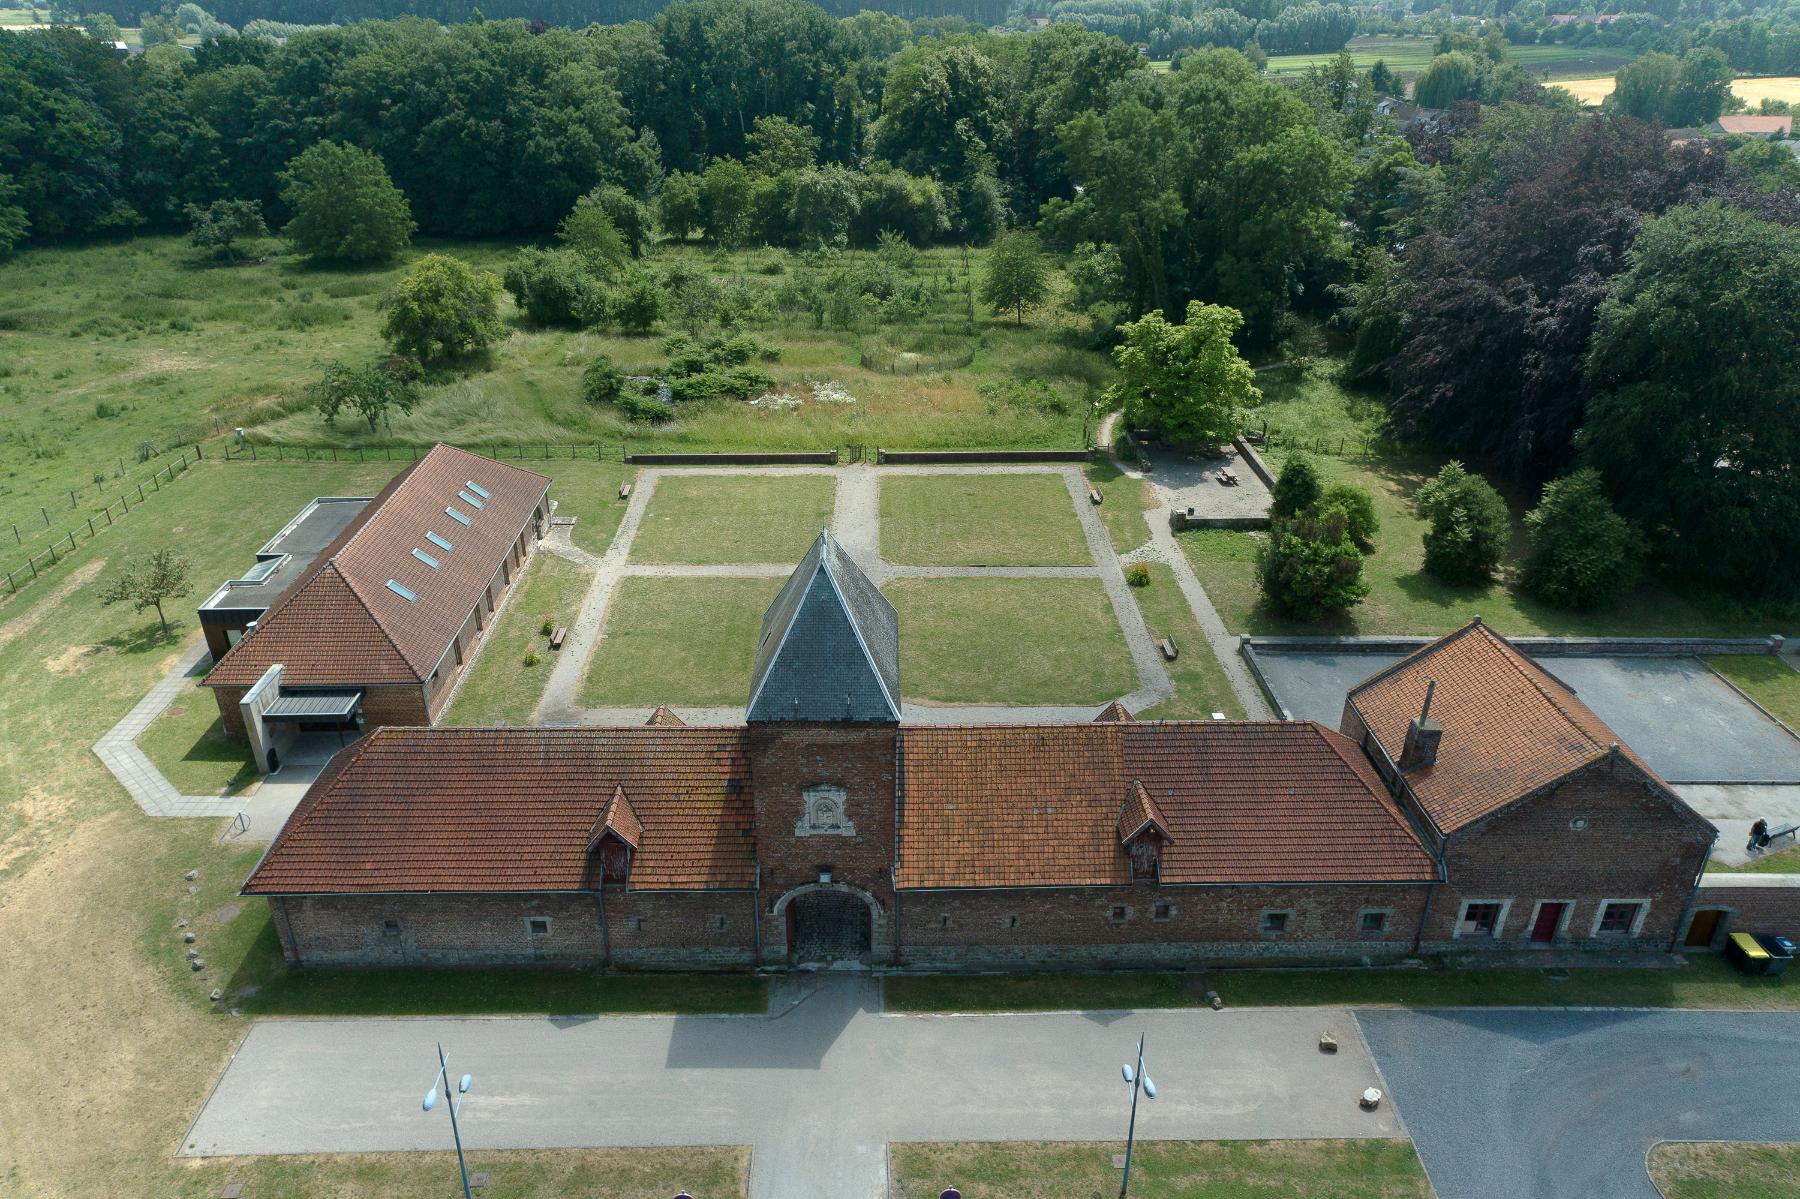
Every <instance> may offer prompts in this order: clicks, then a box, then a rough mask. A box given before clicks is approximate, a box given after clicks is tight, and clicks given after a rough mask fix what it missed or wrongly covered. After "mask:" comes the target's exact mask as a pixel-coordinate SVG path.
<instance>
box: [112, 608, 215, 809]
mask: <svg viewBox="0 0 1800 1199" xmlns="http://www.w3.org/2000/svg"><path fill="white" fill-rule="evenodd" d="M206 660H207V650H206V642H204V641H195V642H194V644H193V645H191V646H189V647H188V648H187V649H186V650H185V651H183V652H182V655H181V658H180V660H179V661H177V662H176V663H175V665H174V667H173V668H172V669H171V670H170V671H169V673H168V674H167V675H165V676H164V677H163V680H162V681H161V682H159V683H158V684H156V686H154V687H152V688H150V690H149V692H148V693H147V694H146V695H145V696H144V698H143V699H140V700H139V701H138V702H137V706H136V707H134V708H132V709H131V711H129V712H127V713H126V714H125V719H123V720H121V721H119V723H118V724H115V725H113V727H112V728H110V729H108V730H107V733H106V735H105V736H104V737H102V738H100V740H98V741H96V742H95V743H94V755H95V756H96V757H98V758H99V759H100V761H101V762H103V763H105V765H106V768H107V769H108V770H110V771H112V775H113V777H114V778H116V779H118V780H119V785H120V786H122V787H124V788H125V790H126V791H128V792H130V793H131V798H132V799H134V800H136V801H137V806H138V807H140V808H142V809H143V810H144V813H145V814H146V815H149V816H233V815H236V814H237V813H238V812H240V811H242V810H243V808H244V802H245V801H244V799H243V797H241V796H225V795H183V794H182V793H181V792H179V791H177V790H176V789H175V785H174V784H173V783H171V782H170V781H169V780H168V778H167V777H166V776H165V775H164V774H163V772H162V771H160V770H158V769H157V768H156V764H155V763H154V762H152V761H151V760H150V759H149V757H147V756H146V755H145V753H144V751H143V750H141V749H139V748H138V746H137V738H138V736H139V735H140V734H142V733H143V731H144V730H145V729H147V728H149V727H150V722H151V721H153V720H155V719H156V718H157V717H158V716H161V715H162V714H163V712H164V711H165V710H167V708H168V706H169V705H170V704H172V703H174V702H175V697H176V696H178V695H180V694H181V692H182V689H183V688H184V687H186V686H187V683H188V680H189V679H190V678H193V677H195V676H196V675H198V674H200V673H202V672H201V670H200V665H201V663H203V662H205V661H206Z"/></svg>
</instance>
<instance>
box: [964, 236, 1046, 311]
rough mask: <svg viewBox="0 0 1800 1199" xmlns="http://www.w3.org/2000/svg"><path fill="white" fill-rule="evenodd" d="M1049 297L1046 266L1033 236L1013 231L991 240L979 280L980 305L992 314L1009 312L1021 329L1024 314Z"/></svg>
mask: <svg viewBox="0 0 1800 1199" xmlns="http://www.w3.org/2000/svg"><path fill="white" fill-rule="evenodd" d="M1049 294H1050V263H1049V261H1048V260H1047V259H1046V258H1045V257H1044V251H1043V249H1042V248H1040V247H1039V245H1038V239H1037V234H1036V233H1033V232H1032V231H1031V230H1029V229H1014V230H1012V231H1011V232H1008V233H1003V234H1001V235H1000V236H999V237H997V238H995V239H994V245H993V248H992V249H990V250H989V251H988V261H987V274H986V275H985V276H984V277H983V278H982V280H981V302H982V303H984V304H986V305H988V306H989V307H990V308H992V309H994V311H996V312H1004V311H1006V310H1007V309H1008V308H1010V309H1012V310H1013V321H1014V323H1015V324H1019V325H1023V324H1024V323H1025V310H1026V309H1027V308H1036V307H1038V306H1039V305H1040V304H1042V303H1043V302H1044V297H1045V296H1047V295H1049Z"/></svg>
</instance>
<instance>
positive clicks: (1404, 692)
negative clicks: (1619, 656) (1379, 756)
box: [1348, 621, 1666, 833]
mask: <svg viewBox="0 0 1800 1199" xmlns="http://www.w3.org/2000/svg"><path fill="white" fill-rule="evenodd" d="M1433 681H1435V682H1436V684H1437V687H1436V690H1435V691H1434V692H1433V693H1432V700H1431V718H1432V719H1433V720H1434V721H1436V722H1437V723H1438V724H1439V725H1440V726H1441V727H1442V728H1443V738H1442V740H1440V741H1439V743H1438V751H1437V760H1436V762H1435V763H1433V764H1432V765H1430V766H1422V767H1417V768H1415V769H1413V770H1410V771H1407V772H1406V781H1407V783H1408V785H1409V786H1410V787H1411V789H1412V792H1413V794H1414V795H1415V796H1416V797H1417V798H1418V801H1419V804H1420V806H1422V807H1423V808H1424V809H1425V811H1426V812H1427V813H1428V814H1429V815H1430V817H1431V819H1432V821H1433V822H1434V823H1435V824H1436V825H1437V826H1438V828H1439V829H1440V830H1441V831H1443V832H1445V833H1451V832H1454V831H1456V830H1457V829H1459V828H1463V827H1465V826H1467V825H1469V824H1472V823H1474V822H1475V821H1477V820H1481V819H1483V818H1485V817H1487V816H1491V815H1492V814H1493V813H1495V812H1497V811H1499V810H1500V809H1501V808H1504V807H1506V806H1508V805H1509V804H1512V803H1514V802H1515V801H1517V800H1519V799H1522V798H1524V797H1525V796H1527V795H1529V794H1531V793H1532V792H1534V791H1537V790H1538V789H1540V788H1542V787H1544V786H1546V785H1547V784H1549V783H1553V782H1555V781H1556V780H1557V779H1560V778H1562V777H1564V776H1565V775H1567V774H1569V773H1570V772H1571V771H1574V770H1577V769H1579V768H1580V767H1582V766H1584V765H1587V764H1588V763H1591V762H1593V761H1595V760H1596V759H1598V758H1601V757H1604V756H1606V755H1607V754H1608V753H1610V752H1611V751H1612V748H1613V746H1615V745H1618V743H1619V738H1618V734H1616V733H1614V732H1613V731H1612V730H1611V729H1610V728H1608V727H1607V726H1606V722H1605V721H1603V720H1601V719H1600V718H1599V717H1598V716H1596V715H1595V714H1594V712H1593V710H1592V709H1590V708H1589V707H1588V706H1587V705H1586V704H1584V703H1582V702H1581V700H1580V699H1579V698H1577V697H1576V695H1575V692H1574V690H1573V689H1572V688H1570V687H1569V686H1568V685H1567V684H1566V683H1563V682H1562V681H1561V680H1560V679H1557V678H1556V677H1555V676H1553V675H1551V674H1550V673H1549V672H1548V671H1546V670H1544V669H1543V668H1542V667H1541V666H1539V665H1538V664H1537V663H1536V662H1533V661H1532V660H1531V659H1530V658H1528V657H1526V656H1525V655H1524V654H1522V653H1520V652H1519V651H1518V650H1517V649H1515V648H1514V647H1513V645H1512V644H1511V643H1510V642H1508V641H1507V640H1506V638H1504V637H1502V636H1500V635H1499V634H1498V633H1496V632H1494V631H1493V630H1492V629H1490V628H1488V627H1487V626H1486V625H1484V624H1482V623H1481V622H1480V621H1474V622H1471V623H1470V624H1467V625H1464V626H1463V627H1462V628H1460V629H1458V630H1457V631H1456V632H1454V633H1452V634H1450V635H1449V636H1448V637H1444V638H1442V639H1440V640H1438V641H1434V642H1432V643H1431V644H1430V645H1427V646H1425V647H1424V648H1423V649H1420V650H1418V651H1416V652H1414V653H1413V654H1411V655H1409V656H1408V657H1405V658H1402V659H1401V660H1400V661H1399V662H1396V663H1395V664H1394V665H1392V666H1390V667H1388V668H1387V669H1386V670H1384V671H1381V672H1380V673H1378V674H1376V675H1374V676H1373V677H1371V678H1369V679H1368V680H1367V681H1365V682H1363V683H1360V684H1358V685H1357V686H1355V687H1353V688H1351V689H1350V692H1349V697H1348V698H1349V702H1350V704H1351V705H1352V706H1353V707H1354V708H1355V710H1356V711H1357V712H1358V713H1359V714H1360V715H1361V717H1362V720H1363V723H1364V724H1365V725H1366V726H1367V727H1368V729H1369V731H1370V732H1371V733H1373V734H1374V735H1375V738H1376V740H1378V741H1379V742H1380V743H1381V747H1382V748H1383V749H1384V750H1386V751H1387V754H1388V756H1389V757H1390V758H1392V759H1394V760H1395V761H1398V760H1399V759H1400V754H1401V750H1402V748H1403V747H1404V745H1405V743H1406V728H1407V725H1408V723H1410V722H1411V721H1412V719H1413V718H1414V717H1415V716H1417V715H1419V712H1420V710H1421V708H1422V707H1423V706H1424V702H1425V688H1426V686H1427V684H1428V683H1430V682H1433ZM1620 752H1622V753H1623V754H1624V755H1625V756H1626V757H1627V758H1629V759H1630V760H1631V761H1632V762H1634V763H1635V764H1636V765H1637V766H1638V767H1639V768H1640V769H1642V770H1643V771H1644V773H1645V774H1647V775H1649V776H1650V778H1651V779H1652V780H1653V781H1655V782H1656V783H1657V784H1658V785H1659V786H1660V785H1662V782H1661V780H1660V779H1658V778H1657V777H1656V775H1655V773H1654V772H1652V771H1651V770H1650V768H1649V767H1648V766H1646V765H1645V764H1644V763H1643V761H1642V760H1641V759H1639V758H1638V757H1637V755H1636V754H1633V753H1632V752H1631V751H1630V750H1629V749H1625V748H1624V747H1621V748H1620ZM1665 789H1666V788H1665Z"/></svg>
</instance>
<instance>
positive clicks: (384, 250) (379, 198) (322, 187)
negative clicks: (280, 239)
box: [281, 142, 417, 262]
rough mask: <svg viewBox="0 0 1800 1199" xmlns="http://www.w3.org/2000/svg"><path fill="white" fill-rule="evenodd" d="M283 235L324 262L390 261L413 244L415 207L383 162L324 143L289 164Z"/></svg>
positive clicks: (357, 148) (351, 148) (360, 151)
mask: <svg viewBox="0 0 1800 1199" xmlns="http://www.w3.org/2000/svg"><path fill="white" fill-rule="evenodd" d="M282 181H283V183H284V187H283V188H282V192H281V199H282V202H283V203H285V204H286V205H287V207H288V209H289V211H291V212H292V213H293V214H294V217H293V219H292V220H290V221H289V222H288V223H287V226H286V228H284V229H283V230H282V233H283V234H284V235H285V236H286V237H287V239H288V240H289V241H291V242H293V243H294V247H295V248H296V249H297V250H299V251H300V252H301V253H303V254H305V255H307V256H309V257H311V258H313V259H315V260H317V261H321V262H384V261H386V260H388V259H390V258H392V257H394V256H395V255H396V254H398V253H400V251H402V250H404V249H405V248H406V247H407V246H408V245H409V244H410V243H411V242H412V235H413V230H414V229H415V228H417V226H415V225H414V224H413V219H412V209H411V208H410V207H409V206H408V205H407V203H406V197H405V196H404V195H402V194H401V193H400V189H399V188H397V187H395V186H394V184H393V181H392V180H390V179H389V178H388V173H387V168H386V167H384V166H383V165H382V164H381V159H380V158H378V157H376V156H375V155H374V154H371V153H370V152H369V151H367V150H364V149H362V148H361V147H360V146H352V145H349V144H348V143H341V142H318V143H315V144H314V145H312V146H309V147H307V148H306V149H305V150H304V151H302V152H301V153H300V154H299V156H298V157H296V158H295V159H294V160H293V161H292V162H290V163H288V166H287V170H286V171H285V172H283V174H282Z"/></svg>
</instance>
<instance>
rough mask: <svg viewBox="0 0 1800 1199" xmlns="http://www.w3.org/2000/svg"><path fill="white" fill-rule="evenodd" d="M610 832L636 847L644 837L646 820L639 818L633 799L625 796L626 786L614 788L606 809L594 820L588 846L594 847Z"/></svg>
mask: <svg viewBox="0 0 1800 1199" xmlns="http://www.w3.org/2000/svg"><path fill="white" fill-rule="evenodd" d="M608 833H610V834H612V835H613V836H615V837H617V838H618V839H619V840H621V841H623V842H625V844H627V845H629V846H631V848H633V849H636V848H637V847H638V843H639V842H640V841H642V840H643V839H644V822H643V821H641V820H639V819H638V815H637V812H635V811H634V810H633V809H632V807H631V801H630V800H629V799H627V798H625V788H624V787H623V786H619V787H616V788H614V790H613V797H612V798H611V799H610V800H608V801H607V803H606V810H605V811H604V812H601V813H600V818H599V819H598V820H596V821H595V822H594V831H593V832H592V834H590V835H589V837H588V848H589V849H592V848H593V847H594V844H595V843H596V842H598V841H599V840H600V838H602V837H604V836H606V835H607V834H608Z"/></svg>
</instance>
